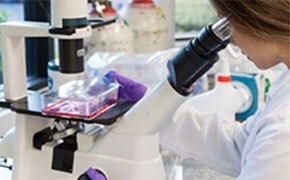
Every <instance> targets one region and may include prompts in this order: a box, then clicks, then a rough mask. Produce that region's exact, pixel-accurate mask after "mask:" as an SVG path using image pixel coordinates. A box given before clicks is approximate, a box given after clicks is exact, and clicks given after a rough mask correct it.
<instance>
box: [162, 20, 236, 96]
mask: <svg viewBox="0 0 290 180" xmlns="http://www.w3.org/2000/svg"><path fill="white" fill-rule="evenodd" d="M231 35H232V30H231V27H230V23H229V20H228V17H225V18H223V19H221V20H219V21H218V22H216V23H215V24H213V25H210V26H207V27H205V28H203V29H202V31H201V32H200V33H199V34H198V35H197V36H196V37H195V38H194V39H193V40H191V41H190V42H188V43H187V44H186V45H185V46H184V48H182V49H181V50H180V51H179V52H178V53H177V54H176V55H175V56H174V57H173V58H172V59H171V60H170V61H169V62H168V64H167V67H168V70H169V77H168V80H169V82H170V84H171V85H172V87H173V88H174V89H175V90H176V91H177V92H179V93H180V94H182V95H188V94H190V93H191V92H192V88H191V87H192V85H193V83H194V82H195V81H196V80H198V79H199V78H200V77H201V76H203V75H204V74H205V73H206V72H207V71H208V70H209V69H210V68H211V67H212V66H213V65H214V64H215V63H216V62H217V60H218V58H219V57H218V54H217V53H218V52H219V51H220V50H222V49H224V48H225V47H226V46H227V45H228V44H229V40H230V38H231Z"/></svg>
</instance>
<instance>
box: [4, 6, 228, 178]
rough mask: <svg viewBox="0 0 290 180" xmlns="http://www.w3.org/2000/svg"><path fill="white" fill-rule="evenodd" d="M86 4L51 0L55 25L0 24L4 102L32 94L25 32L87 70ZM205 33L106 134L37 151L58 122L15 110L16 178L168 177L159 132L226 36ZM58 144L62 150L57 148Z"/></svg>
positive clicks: (65, 64)
mask: <svg viewBox="0 0 290 180" xmlns="http://www.w3.org/2000/svg"><path fill="white" fill-rule="evenodd" d="M64 7H65V8H64ZM86 8H87V1H86V0H74V1H72V0H52V8H51V9H52V13H51V14H52V22H51V24H50V25H49V24H48V23H35V22H22V23H20V22H17V23H15V22H14V23H13V22H7V23H4V24H1V25H0V30H1V38H2V48H3V75H4V87H5V98H6V100H8V101H12V102H13V101H17V100H19V99H22V98H26V97H28V96H27V88H26V69H25V67H26V64H25V58H24V57H25V46H24V37H53V38H57V39H59V43H60V46H59V48H60V49H59V52H60V72H62V73H64V74H67V75H72V77H74V75H76V74H79V73H83V70H84V69H83V55H84V50H83V44H82V41H83V40H82V39H83V38H84V37H87V36H89V35H90V33H91V27H90V25H88V24H87V22H86V20H85V19H86ZM223 23H224V22H223ZM222 25H223V26H218V28H221V29H219V31H218V32H220V31H223V30H224V29H222V28H225V27H227V25H228V24H226V23H224V24H222ZM212 29H213V30H216V29H217V28H216V27H213V28H212ZM227 30H228V29H227ZM207 33H209V34H212V32H211V31H208V30H206V32H203V33H202V35H201V36H200V38H199V39H198V38H196V39H195V40H193V41H191V42H189V43H188V45H186V46H185V48H183V49H182V50H181V51H180V53H178V54H177V55H176V57H174V58H173V60H172V61H170V63H169V64H168V68H169V71H170V74H169V76H168V79H165V80H163V81H162V82H160V84H159V85H157V86H156V87H155V88H154V89H153V90H152V91H151V92H150V93H148V94H147V95H146V96H145V97H144V98H143V99H142V100H141V101H139V102H138V103H137V104H136V105H134V107H133V108H132V109H131V110H129V112H127V113H126V114H125V115H124V116H122V117H121V118H120V119H119V120H118V122H117V123H115V124H114V125H112V127H109V128H107V129H108V130H107V131H105V132H104V131H100V130H96V129H95V128H92V129H89V128H88V129H86V130H83V131H81V132H75V133H72V135H71V136H66V137H65V138H61V136H60V138H59V139H58V140H55V141H51V142H49V143H45V144H43V145H41V146H39V147H38V148H35V147H34V145H33V139H34V135H35V134H36V133H37V132H39V131H40V130H42V129H45V128H47V127H51V126H53V124H54V119H53V118H48V117H39V116H34V115H33V114H31V115H29V114H22V113H16V114H15V118H16V120H15V121H16V141H15V147H14V150H15V151H14V155H13V160H14V165H13V179H14V180H22V179H29V180H36V179H77V178H78V177H79V176H80V175H81V174H82V173H84V172H85V171H86V170H87V169H88V168H89V167H92V168H96V169H99V170H102V171H103V172H104V174H106V176H107V178H108V179H111V180H114V179H116V180H117V179H132V180H135V179H144V180H145V179H146V180H147V179H165V172H164V166H163V161H162V157H161V155H160V153H159V135H158V132H159V130H160V129H161V128H162V127H163V126H165V125H166V124H167V122H169V121H170V120H171V119H172V116H173V114H174V111H175V110H176V109H177V108H178V106H180V104H181V103H183V102H184V101H185V100H186V99H187V98H186V96H187V95H188V94H190V93H191V85H192V83H194V81H195V80H196V79H198V78H199V77H201V76H202V75H203V74H204V73H205V72H206V71H207V70H208V69H209V68H210V67H211V66H212V65H213V64H214V63H215V62H216V61H217V52H218V51H219V50H220V49H221V48H222V47H225V46H224V45H225V44H226V43H224V41H225V40H228V37H226V38H225V39H219V38H218V37H217V36H215V35H213V38H212V36H211V35H209V36H207ZM216 40H217V41H216ZM200 41H201V42H200ZM211 41H214V43H213V44H212V43H211ZM204 42H205V43H206V45H205V47H203V45H204V44H203V43H204ZM200 44H201V45H200ZM200 47H202V48H200ZM208 47H209V49H207V48H208ZM199 48H200V49H199ZM192 51H196V52H197V53H196V52H194V53H193V52H192ZM204 52H206V53H204ZM194 57H195V58H197V59H198V61H197V62H195V61H194V60H195V58H194ZM188 60H190V63H188ZM184 64H185V66H184ZM185 67H186V71H184V68H185ZM192 73H193V74H194V75H193V74H192ZM72 142H73V143H72ZM74 142H77V143H74ZM59 146H62V148H61V149H57V148H58V147H59Z"/></svg>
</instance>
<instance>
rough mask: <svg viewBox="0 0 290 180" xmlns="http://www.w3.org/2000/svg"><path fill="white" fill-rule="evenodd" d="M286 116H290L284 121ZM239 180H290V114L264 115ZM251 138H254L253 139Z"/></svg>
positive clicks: (245, 158) (246, 156)
mask: <svg viewBox="0 0 290 180" xmlns="http://www.w3.org/2000/svg"><path fill="white" fill-rule="evenodd" d="M285 117H286V118H288V119H286V120H285ZM261 122H262V123H263V125H261V126H259V125H258V127H259V128H258V129H257V131H256V133H255V134H254V136H255V138H253V141H254V142H251V143H253V145H252V148H251V149H249V150H248V151H249V152H244V154H246V155H245V157H244V160H243V162H242V164H243V168H242V171H241V173H240V175H239V176H238V177H237V180H256V179H263V180H273V179H277V180H289V179H290V124H289V123H290V113H288V115H287V114H286V115H285V113H281V115H280V116H279V115H276V116H275V117H267V118H263V119H262V121H261ZM251 139H252V138H251Z"/></svg>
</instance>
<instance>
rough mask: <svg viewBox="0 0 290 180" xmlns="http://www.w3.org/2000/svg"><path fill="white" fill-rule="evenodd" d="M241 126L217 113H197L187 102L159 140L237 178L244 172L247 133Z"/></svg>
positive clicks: (185, 154) (176, 150) (177, 112)
mask: <svg viewBox="0 0 290 180" xmlns="http://www.w3.org/2000/svg"><path fill="white" fill-rule="evenodd" d="M242 126H243V124H241V123H238V122H235V121H234V120H228V119H226V118H224V117H223V116H221V115H219V114H217V113H215V112H202V113H201V112H197V110H196V109H195V108H194V107H193V106H190V104H187V103H185V104H183V105H181V106H180V108H179V109H178V110H177V111H176V113H175V115H174V118H173V121H171V122H170V123H169V125H168V126H166V127H165V128H164V129H163V130H162V131H161V132H160V142H161V145H162V146H164V147H165V148H167V149H170V150H171V151H174V152H175V153H177V154H179V155H180V156H182V157H185V158H189V157H190V158H194V159H196V160H198V161H200V162H202V163H204V164H206V165H208V166H209V167H211V168H212V169H215V170H217V171H219V172H221V173H224V174H227V175H230V176H235V177H236V176H238V175H239V174H240V171H241V168H240V166H241V152H242V150H243V147H244V144H245V141H246V138H247V136H248V134H247V133H246V132H244V131H243V129H244V128H242Z"/></svg>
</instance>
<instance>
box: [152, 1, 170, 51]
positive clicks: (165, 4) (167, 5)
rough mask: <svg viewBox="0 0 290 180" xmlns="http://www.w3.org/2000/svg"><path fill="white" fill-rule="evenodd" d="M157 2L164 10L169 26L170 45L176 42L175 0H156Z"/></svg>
mask: <svg viewBox="0 0 290 180" xmlns="http://www.w3.org/2000/svg"><path fill="white" fill-rule="evenodd" d="M154 2H155V4H156V5H157V6H158V7H160V8H161V9H162V11H163V12H164V15H165V18H166V23H167V28H168V47H169V48H173V47H174V43H175V0H154Z"/></svg>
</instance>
